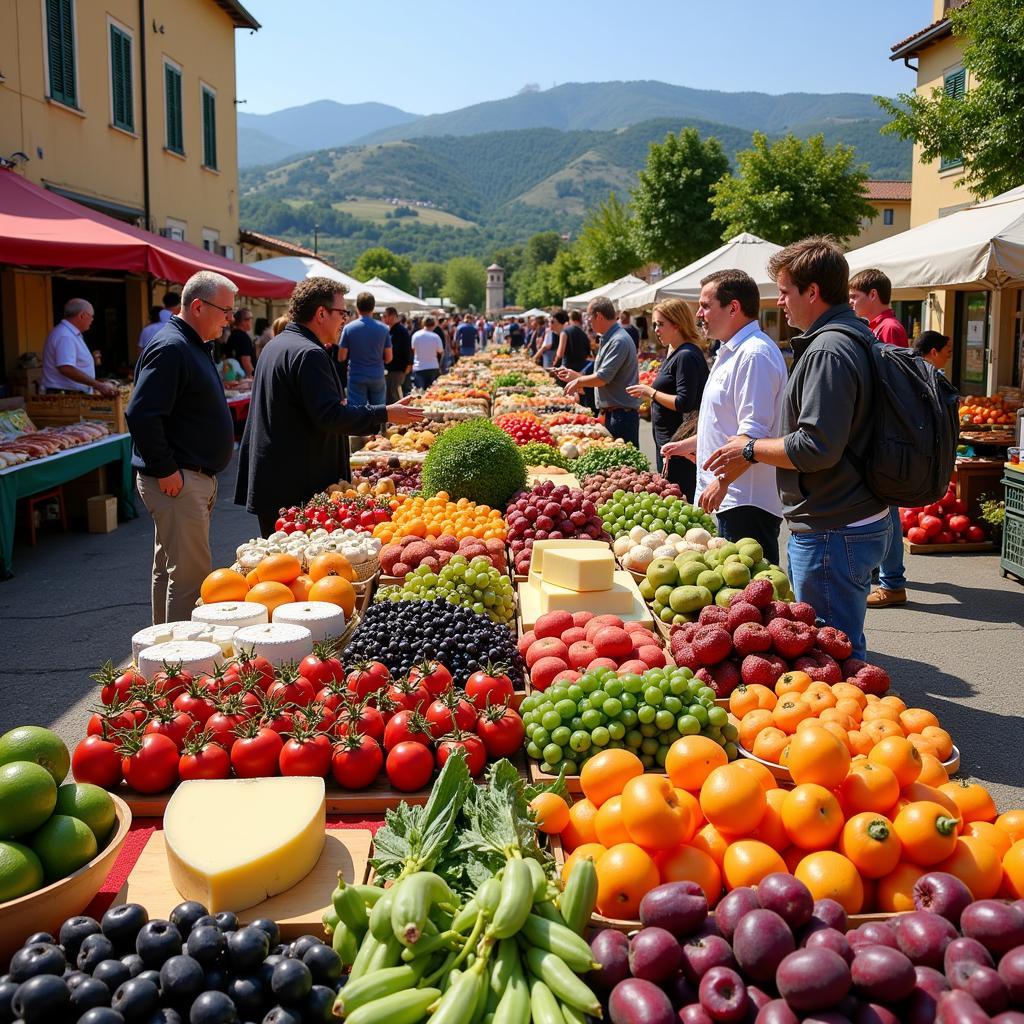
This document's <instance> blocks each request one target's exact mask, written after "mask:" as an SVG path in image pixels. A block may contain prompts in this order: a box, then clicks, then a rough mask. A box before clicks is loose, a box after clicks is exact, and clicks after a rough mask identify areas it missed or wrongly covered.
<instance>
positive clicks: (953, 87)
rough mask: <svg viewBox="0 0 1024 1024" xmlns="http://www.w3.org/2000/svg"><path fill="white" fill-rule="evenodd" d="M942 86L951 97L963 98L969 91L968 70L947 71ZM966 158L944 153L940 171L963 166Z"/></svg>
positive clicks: (940, 162)
mask: <svg viewBox="0 0 1024 1024" xmlns="http://www.w3.org/2000/svg"><path fill="white" fill-rule="evenodd" d="M942 88H943V90H944V91H945V93H946V95H947V96H948V97H949V98H950V99H954V100H959V99H963V97H964V94H965V93H966V92H967V72H966V71H965V70H964V69H963V68H958V69H957V70H956V71H947V72H946V74H945V75H944V76H943V78H942ZM963 165H964V158H963V156H962V155H961V154H959V153H957V154H952V155H949V154H943V156H942V157H941V159H940V160H939V170H940V171H951V170H953V169H954V168H955V167H963Z"/></svg>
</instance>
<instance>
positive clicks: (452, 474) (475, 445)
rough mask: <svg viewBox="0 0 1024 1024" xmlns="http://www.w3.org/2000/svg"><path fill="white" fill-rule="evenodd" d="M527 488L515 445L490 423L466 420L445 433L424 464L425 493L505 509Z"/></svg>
mask: <svg viewBox="0 0 1024 1024" xmlns="http://www.w3.org/2000/svg"><path fill="white" fill-rule="evenodd" d="M525 487H526V465H525V463H524V462H523V457H522V455H521V454H520V453H519V448H518V446H517V445H516V443H515V442H514V441H513V440H512V438H511V437H509V436H508V434H506V433H505V432H504V431H503V430H500V429H499V428H498V427H496V426H495V425H494V424H493V423H491V422H490V421H489V420H484V419H479V420H467V421H466V422H465V423H460V424H458V425H457V426H454V427H452V428H451V429H449V430H446V431H445V432H444V433H443V434H442V435H441V436H440V437H439V438H438V439H437V440H436V441H435V442H434V444H433V445H432V446H431V448H430V451H429V452H428V453H427V457H426V459H425V460H424V462H423V493H424V494H425V495H427V496H428V497H433V495H435V494H437V492H438V491H445V492H447V494H448V496H449V497H450V498H451V500H452V501H458V500H459V498H468V499H469V500H470V501H475V502H477V503H478V504H484V505H490V507H491V508H499V509H503V508H504V507H505V505H506V504H507V503H508V500H509V498H511V497H512V495H513V494H515V493H516V491H521V490H523V489H524V488H525Z"/></svg>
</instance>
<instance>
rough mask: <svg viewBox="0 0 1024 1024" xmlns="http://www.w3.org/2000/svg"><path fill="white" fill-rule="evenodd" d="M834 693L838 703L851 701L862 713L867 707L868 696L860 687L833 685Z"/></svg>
mask: <svg viewBox="0 0 1024 1024" xmlns="http://www.w3.org/2000/svg"><path fill="white" fill-rule="evenodd" d="M832 692H833V693H834V694H835V695H836V700H837V701H840V700H851V701H853V702H854V703H855V704H856V705H857V707H859V708H860V709H861V710H862V711H863V710H864V708H865V707H867V703H868V698H867V694H866V693H865V692H864V691H863V690H862V689H861V688H860V687H859V686H855V685H854V684H853V683H833V684H832Z"/></svg>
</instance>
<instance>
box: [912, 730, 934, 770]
mask: <svg viewBox="0 0 1024 1024" xmlns="http://www.w3.org/2000/svg"><path fill="white" fill-rule="evenodd" d="M907 739H908V740H909V741H910V742H911V743H912V744H913V746H914V749H915V750H916V751H917V752H918V753H919V754H920V755H921V756H922V757H924V755H925V754H931V755H932V757H934V758H935V759H936V760H937V761H938V756H937V755H938V752H939V748H938V747H936V746H935V744H934V743H932V741H931V740H926V739H925V738H924V737H923V736H922V735H921V734H920V733H919V732H912V733H908V734H907ZM941 763H942V762H941V761H939V764H941Z"/></svg>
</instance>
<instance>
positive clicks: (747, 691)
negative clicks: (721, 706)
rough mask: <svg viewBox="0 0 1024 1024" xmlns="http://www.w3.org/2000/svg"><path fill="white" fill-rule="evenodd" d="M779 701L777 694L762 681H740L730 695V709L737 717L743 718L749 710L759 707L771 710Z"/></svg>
mask: <svg viewBox="0 0 1024 1024" xmlns="http://www.w3.org/2000/svg"><path fill="white" fill-rule="evenodd" d="M777 703H778V698H777V697H776V696H775V694H774V693H772V691H771V690H769V689H768V687H767V686H762V685H761V684H760V683H751V684H750V685H747V684H745V683H740V685H739V686H737V687H736V689H735V690H733V691H732V693H731V694H730V695H729V711H730V712H732V714H733V715H735V716H736V717H737V718H742V717H743V716H744V715H745V714H746V713H747V712H748V711H754V710H755V709H758V708H760V709H764V710H767V711H771V709H772V708H773V707H775V705H776V704H777Z"/></svg>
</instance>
